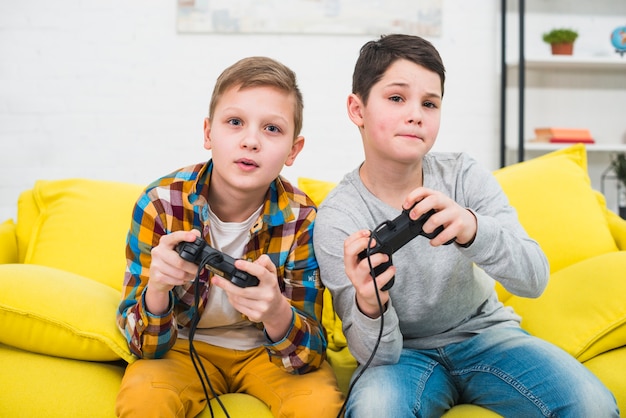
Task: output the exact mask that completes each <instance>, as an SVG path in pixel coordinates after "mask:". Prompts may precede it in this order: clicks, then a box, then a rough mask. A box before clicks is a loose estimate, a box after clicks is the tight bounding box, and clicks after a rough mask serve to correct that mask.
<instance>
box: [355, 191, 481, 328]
mask: <svg viewBox="0 0 626 418" xmlns="http://www.w3.org/2000/svg"><path fill="white" fill-rule="evenodd" d="M403 208H410V209H403V211H404V212H403V214H402V215H400V216H399V217H398V218H396V219H395V220H394V221H395V222H396V223H397V224H401V223H402V222H400V218H403V217H406V215H407V214H408V218H409V219H410V220H411V221H414V222H416V223H417V225H419V229H421V231H420V233H419V235H423V236H425V237H427V238H429V239H430V243H431V245H432V246H439V245H442V244H444V245H445V244H451V243H452V242H456V243H457V244H459V245H462V246H463V245H468V243H470V244H471V242H472V241H473V239H474V237H475V235H476V230H477V222H476V218H475V216H474V214H473V213H472V212H471V211H469V210H467V209H466V208H463V207H461V206H460V205H458V204H457V203H456V202H455V201H454V200H452V199H450V198H449V197H447V196H446V195H444V194H443V193H440V192H437V191H434V190H430V189H427V188H424V187H419V188H417V189H415V190H414V191H413V192H411V193H410V194H409V195H408V196H407V198H406V199H405V201H404V203H403ZM407 212H408V213H407ZM423 219H425V221H424V220H423ZM409 222H410V221H409ZM392 223H393V222H392ZM396 226H398V225H393V227H396ZM402 227H406V225H403V226H402ZM412 227H413V226H412ZM371 234H372V232H371V231H369V230H361V231H357V232H356V233H354V234H352V235H351V236H349V237H348V238H347V239H346V241H345V242H344V260H345V268H346V274H347V275H348V277H349V278H350V280H351V282H352V284H353V286H354V287H355V289H356V293H357V304H358V306H359V308H360V309H361V311H362V312H363V313H364V314H366V315H367V316H370V317H372V318H375V317H378V316H379V315H380V309H379V307H378V301H377V298H376V292H375V288H374V286H372V285H371V283H373V279H372V277H371V274H370V266H369V263H368V261H367V257H365V256H364V254H366V248H367V245H368V243H370V235H371ZM390 235H393V234H390V233H387V234H383V236H384V237H386V238H388V237H389V236H390ZM374 236H376V234H375V235H374ZM412 237H413V235H411V237H410V238H409V239H412ZM372 241H373V242H372V243H371V245H372V248H375V247H377V246H379V245H384V243H377V242H376V241H375V239H373V240H372ZM391 241H395V239H391ZM396 244H397V243H396ZM402 245H403V244H402ZM397 249H399V248H394V249H393V251H395V250H397ZM386 250H388V249H386ZM370 261H371V263H372V267H373V268H374V270H375V272H376V284H377V285H378V287H379V288H380V290H383V292H382V293H381V294H380V298H381V302H382V303H383V305H384V304H386V303H387V301H388V299H389V294H388V292H386V290H389V289H390V288H391V285H392V284H393V278H394V275H395V267H394V266H393V264H391V263H390V256H389V255H388V254H386V253H385V252H376V253H373V254H371V255H370ZM385 264H388V267H385ZM379 266H382V267H383V268H380V267H379ZM377 267H378V268H377Z"/></svg>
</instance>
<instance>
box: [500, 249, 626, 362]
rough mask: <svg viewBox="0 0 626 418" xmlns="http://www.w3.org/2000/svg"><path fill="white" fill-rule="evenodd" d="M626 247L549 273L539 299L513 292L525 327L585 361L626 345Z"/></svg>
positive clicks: (510, 301)
mask: <svg viewBox="0 0 626 418" xmlns="http://www.w3.org/2000/svg"><path fill="white" fill-rule="evenodd" d="M625 272H626V251H617V252H612V253H607V254H604V255H600V256H597V257H594V258H590V259H588V260H584V261H581V262H579V263H577V264H574V265H572V266H569V267H567V268H564V269H562V270H560V271H558V272H556V273H554V274H552V275H551V277H550V282H549V283H548V286H547V287H546V290H545V292H544V293H543V295H541V297H540V298H538V299H528V298H522V297H518V296H511V297H510V298H509V299H508V300H507V305H509V306H511V307H513V309H514V310H515V312H517V313H518V314H519V315H521V317H522V327H523V328H524V329H526V330H527V331H528V332H530V333H531V334H533V335H535V336H537V337H539V338H542V339H544V340H546V341H550V342H552V343H553V344H555V345H557V346H559V347H561V348H563V349H564V350H565V351H567V352H568V353H570V354H571V355H572V356H574V357H576V358H577V359H578V360H579V361H581V362H584V361H586V360H588V359H590V358H593V357H595V356H596V355H598V354H600V353H604V352H605V351H609V350H611V349H613V348H617V347H622V346H624V345H626V303H625V299H624V295H626V279H625V276H624V274H625Z"/></svg>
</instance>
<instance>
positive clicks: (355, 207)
mask: <svg viewBox="0 0 626 418" xmlns="http://www.w3.org/2000/svg"><path fill="white" fill-rule="evenodd" d="M423 174H424V176H423V178H424V187H427V188H430V189H434V190H438V191H441V192H442V193H444V194H446V195H447V196H449V197H451V198H452V199H454V200H455V201H456V202H457V203H458V204H459V205H461V206H463V207H466V208H468V209H470V210H471V211H472V212H473V213H474V214H475V215H476V218H477V220H478V230H477V232H476V238H475V240H474V242H473V243H472V244H471V245H470V246H469V247H468V248H462V247H460V246H458V245H456V244H452V245H442V246H439V247H432V246H431V245H430V243H429V240H428V239H427V238H425V237H423V236H418V237H416V238H414V239H413V240H411V241H410V242H409V243H408V244H406V245H405V246H404V247H402V248H401V249H400V250H398V251H397V252H396V253H394V254H393V264H394V266H395V267H396V268H397V272H396V276H395V284H394V286H393V287H392V288H391V290H390V301H389V303H388V305H387V307H386V308H387V309H386V311H385V314H384V329H383V335H382V340H381V342H380V346H379V348H378V351H377V354H376V357H375V358H374V360H373V362H372V365H379V364H393V363H395V362H397V361H398V358H399V356H400V351H401V350H402V348H419V349H430V348H437V347H442V346H445V345H447V344H450V343H454V342H459V341H462V340H464V339H466V338H469V337H471V336H472V335H475V334H478V333H480V332H482V331H484V330H487V329H489V328H492V327H500V326H509V327H511V326H512V327H519V322H520V318H519V316H518V315H516V314H515V313H514V312H513V310H512V309H511V308H509V307H505V306H504V305H503V304H502V303H501V302H499V301H498V298H497V294H496V292H495V290H494V284H495V282H494V279H495V280H497V281H499V282H500V283H501V284H502V285H503V286H504V287H505V288H506V289H507V290H508V291H509V292H511V293H513V294H516V295H519V296H524V297H537V296H539V295H540V294H541V293H542V292H543V289H544V288H545V286H546V284H547V281H548V277H549V266H548V261H547V259H546V257H545V255H544V253H543V251H542V250H541V248H540V247H539V245H538V244H537V242H535V241H534V240H532V239H531V238H530V237H529V236H528V234H527V233H526V232H525V230H524V229H523V227H522V226H521V225H520V223H519V221H518V218H517V213H516V211H515V209H514V208H513V207H511V206H510V205H509V203H508V199H507V197H506V195H505V194H504V192H503V191H502V189H501V187H500V185H499V184H498V182H497V181H496V179H495V177H494V176H493V175H492V173H490V172H489V171H487V170H486V169H484V168H482V167H480V166H479V165H478V164H477V162H476V161H475V160H474V159H472V158H471V157H469V156H468V155H467V154H464V153H436V152H431V153H429V154H427V155H426V156H425V157H424V161H423ZM399 214H400V211H399V210H398V209H396V208H393V207H391V206H389V205H387V204H386V203H385V202H383V201H381V200H380V199H378V198H377V197H376V196H374V195H373V194H372V193H370V192H369V191H368V190H367V189H366V187H365V186H364V185H363V183H362V182H361V179H360V177H359V173H358V168H357V169H355V170H354V171H352V172H350V173H348V174H347V175H346V176H345V177H344V179H343V180H342V181H341V182H340V183H339V185H337V187H336V188H335V189H334V190H332V191H331V192H330V194H329V195H328V196H327V198H326V199H325V200H324V202H323V203H322V204H321V205H320V208H319V211H318V215H317V219H316V221H315V230H314V240H313V241H314V246H315V255H316V257H317V260H318V262H319V265H320V272H321V279H322V281H323V282H324V284H325V285H326V286H327V287H328V288H329V289H330V291H331V293H332V295H333V303H334V307H335V310H336V312H337V314H338V315H339V317H340V318H341V319H342V321H343V331H344V333H345V335H346V338H347V340H348V347H349V349H350V351H351V353H352V354H353V355H354V357H355V358H356V359H357V361H359V363H361V364H363V363H365V361H367V359H368V358H369V356H370V354H371V352H372V349H373V347H374V345H375V343H376V340H377V338H378V334H379V329H380V320H381V319H380V318H377V319H371V318H369V317H367V316H366V315H364V314H363V313H361V312H360V311H359V309H358V307H357V305H356V302H355V290H354V288H353V287H352V284H351V282H350V280H349V279H348V277H347V276H346V274H345V271H344V264H343V243H344V240H345V239H346V238H347V237H348V235H351V234H353V233H354V232H356V231H357V230H360V229H370V230H373V229H375V228H376V227H377V226H378V225H379V224H381V223H382V222H384V221H386V220H392V219H394V218H396V217H397V216H398V215H399Z"/></svg>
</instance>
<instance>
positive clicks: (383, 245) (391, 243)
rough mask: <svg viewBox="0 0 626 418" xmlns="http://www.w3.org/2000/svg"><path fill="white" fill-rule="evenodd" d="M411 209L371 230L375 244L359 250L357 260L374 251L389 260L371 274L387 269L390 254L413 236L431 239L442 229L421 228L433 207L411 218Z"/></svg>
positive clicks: (431, 213)
mask: <svg viewBox="0 0 626 418" xmlns="http://www.w3.org/2000/svg"><path fill="white" fill-rule="evenodd" d="M414 206H415V205H414ZM411 209H413V207H411V208H410V209H403V210H402V213H401V214H400V215H398V217H397V218H395V219H394V220H391V221H386V222H384V223H382V224H381V225H380V226H379V227H378V228H376V229H375V230H373V231H371V234H372V237H373V238H374V239H375V240H376V245H375V246H374V247H372V248H369V249H368V248H366V249H365V250H363V251H361V252H360V253H359V255H358V257H359V260H363V259H364V258H366V257H367V256H368V254H369V255H373V254H376V253H384V254H387V255H388V256H389V260H388V261H386V262H384V263H382V264H379V265H378V266H376V267H375V268H374V272H373V274H374V275H376V276H378V275H379V274H381V273H382V272H384V271H385V270H387V269H388V268H389V267H390V266H391V265H392V260H391V255H392V254H393V253H395V252H396V251H398V250H399V249H400V248H402V247H403V246H404V245H405V244H406V243H408V242H409V241H411V240H412V239H413V238H415V237H417V236H418V235H422V236H424V237H426V238H428V239H433V238H435V237H436V236H437V235H439V233H440V232H441V231H443V226H441V225H440V226H438V227H437V228H435V230H434V231H433V232H431V233H426V232H424V230H423V229H422V228H423V226H424V224H425V223H426V221H428V219H429V218H430V217H431V216H432V215H433V214H434V213H435V212H436V211H435V210H434V209H431V210H429V211H428V212H426V213H424V214H423V215H422V216H420V217H419V218H417V219H415V220H413V219H411V218H410V217H409V212H410V211H411ZM453 242H454V239H451V240H450V241H448V242H446V243H445V244H444V245H448V244H452V243H453ZM394 279H395V278H394V277H392V278H391V280H389V281H388V282H387V283H386V284H385V285H384V286H383V287H382V288H381V290H385V291H386V290H389V289H391V287H392V286H393V283H394Z"/></svg>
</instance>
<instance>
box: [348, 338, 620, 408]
mask: <svg viewBox="0 0 626 418" xmlns="http://www.w3.org/2000/svg"><path fill="white" fill-rule="evenodd" d="M357 375H358V373H355V375H354V376H357ZM461 403H464V404H474V405H480V406H482V407H484V408H487V409H490V410H492V411H495V412H497V413H498V414H500V415H502V416H504V417H581V418H583V417H584V418H589V417H594V418H606V417H618V416H619V412H618V409H617V404H616V402H615V398H614V397H613V395H612V394H611V392H610V391H609V390H608V389H607V388H606V387H605V386H604V385H603V384H602V383H601V382H600V381H599V380H598V379H597V378H596V377H595V376H594V375H593V374H592V373H591V372H590V371H589V370H587V368H586V367H585V366H583V365H582V364H581V363H580V362H578V361H577V360H576V359H574V358H573V357H572V356H570V355H569V354H567V353H566V352H565V351H563V350H561V349H560V348H558V347H556V346H554V345H552V344H550V343H548V342H546V341H543V340H540V339H538V338H535V337H532V336H530V335H528V334H527V333H526V332H525V331H523V330H521V329H518V328H495V329H492V330H489V331H486V332H484V333H482V334H478V335H476V336H473V337H471V338H469V339H467V340H465V341H463V342H460V343H456V344H450V345H448V346H446V347H443V348H438V349H433V350H413V349H404V350H402V354H401V355H400V360H399V361H398V363H397V364H393V365H386V366H378V367H372V368H368V369H367V370H366V371H365V372H364V373H363V375H362V376H361V378H360V379H359V380H358V381H357V382H356V384H355V386H354V388H353V390H352V393H351V394H350V397H349V399H348V404H347V407H346V417H354V418H366V417H372V418H374V417H375V418H383V417H390V418H403V417H441V415H443V414H444V413H445V412H446V411H447V410H448V409H450V408H452V407H453V406H454V405H456V404H461Z"/></svg>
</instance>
